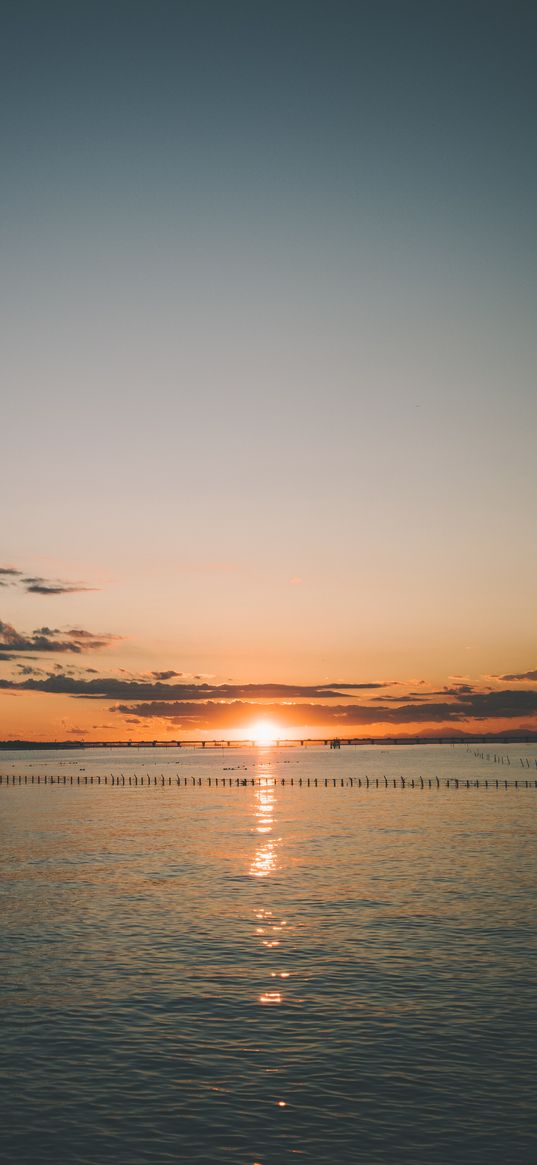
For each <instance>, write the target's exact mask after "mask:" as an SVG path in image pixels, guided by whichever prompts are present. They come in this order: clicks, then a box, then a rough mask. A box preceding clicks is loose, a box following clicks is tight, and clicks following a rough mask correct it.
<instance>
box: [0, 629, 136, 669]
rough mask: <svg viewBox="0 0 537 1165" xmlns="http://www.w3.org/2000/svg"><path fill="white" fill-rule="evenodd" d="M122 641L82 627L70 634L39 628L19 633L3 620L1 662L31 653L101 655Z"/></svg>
mask: <svg viewBox="0 0 537 1165" xmlns="http://www.w3.org/2000/svg"><path fill="white" fill-rule="evenodd" d="M118 638H119V636H117V635H109V634H95V633H94V632H93V631H86V630H84V629H83V628H81V627H75V628H73V629H72V630H70V631H60V630H59V629H58V628H57V627H38V628H37V629H36V630H35V631H31V632H29V633H24V632H20V631H16V630H15V628H14V627H13V626H12V625H11V623H4V622H2V620H0V659H3V660H10V659H16V658H17V656H20V655H26V654H27V653H31V654H32V655H33V654H45V655H50V654H57V653H66V654H72V655H81V654H82V653H83V652H86V651H100V650H101V649H102V648H104V647H110V644H111V643H114V642H115V641H117V639H118ZM4 683H7V681H4Z"/></svg>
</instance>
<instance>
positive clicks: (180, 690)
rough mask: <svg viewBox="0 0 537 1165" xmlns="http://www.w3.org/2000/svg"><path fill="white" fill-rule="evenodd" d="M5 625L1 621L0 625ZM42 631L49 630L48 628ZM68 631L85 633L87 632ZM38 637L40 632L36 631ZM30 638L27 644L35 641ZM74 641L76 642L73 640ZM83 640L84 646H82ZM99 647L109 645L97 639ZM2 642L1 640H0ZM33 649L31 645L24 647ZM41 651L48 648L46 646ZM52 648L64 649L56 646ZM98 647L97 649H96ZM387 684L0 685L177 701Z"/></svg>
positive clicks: (73, 680) (71, 681)
mask: <svg viewBox="0 0 537 1165" xmlns="http://www.w3.org/2000/svg"><path fill="white" fill-rule="evenodd" d="M2 626H6V624H0V627H2ZM42 630H44V631H48V630H49V629H48V628H43V629H42ZM69 634H73V635H75V634H77V635H86V634H89V633H88V632H80V631H79V632H71V633H69ZM35 635H36V636H37V632H36V633H35ZM35 641H36V639H35V637H34V638H33V639H32V640H27V641H26V642H27V643H30V642H35ZM73 642H74V641H73ZM77 642H78V647H68V648H65V647H64V648H63V650H72V651H74V650H77V649H78V650H90V648H85V647H84V642H85V641H84V640H81V641H77ZM80 642H81V643H82V647H80ZM97 643H98V646H107V644H106V643H105V642H104V641H103V642H99V641H97ZM0 645H1V639H0ZM20 650H28V651H29V650H31V648H30V647H29V646H28V647H27V648H25V649H22V648H21V649H20ZM40 650H43V651H44V650H46V649H45V648H44V647H43V648H41V649H40ZM52 650H57V651H59V650H62V648H60V647H57V648H53V649H52ZM93 650H95V648H93ZM384 686H385V685H384V684H381V683H370V684H340V685H339V686H338V685H336V684H208V683H202V684H193V683H182V684H170V683H166V682H164V681H162V680H154V681H151V680H148V681H144V680H124V679H117V678H115V677H114V676H100V677H99V678H98V679H91V680H85V679H82V678H78V677H73V676H70V675H67V674H65V673H64V674H62V675H49V676H47V678H46V679H43V680H42V679H35V678H33V679H26V680H0V688H3V689H4V690H6V689H17V690H18V691H34V692H39V691H42V692H55V693H56V694H57V695H66V696H86V697H88V698H90V699H100V700H102V699H113V700H124V699H127V700H154V701H159V702H164V701H167V700H169V701H174V700H183V701H184V700H211V699H212V700H241V699H242V700H316V699H317V700H318V699H328V698H329V697H335V698H337V697H339V698H341V696H343V695H345V693H346V692H347V691H349V690H360V691H363V690H366V691H369V690H372V689H375V688H382V687H384Z"/></svg>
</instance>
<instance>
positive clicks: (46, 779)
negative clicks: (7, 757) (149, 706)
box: [0, 766, 537, 789]
mask: <svg viewBox="0 0 537 1165" xmlns="http://www.w3.org/2000/svg"><path fill="white" fill-rule="evenodd" d="M528 767H529V766H528ZM15 785H17V786H19V785H47V786H53V785H56V786H57V785H61V786H62V787H63V786H64V785H69V786H70V785H75V786H92V785H97V786H100V785H108V786H111V787H112V786H113V787H115V788H125V787H130V788H137V787H138V788H142V787H145V788H155V787H160V788H171V787H175V788H187V787H189V788H199V787H200V786H205V787H206V788H208V787H209V788H224V789H226V788H227V789H231V788H252V787H253V788H274V787H276V786H279V787H281V788H283V787H292V788H293V787H294V788H297V787H298V788H308V789H309V788H315V789H316V788H321V789H323V788H324V789H328V788H333V789H336V788H346V789H390V788H393V789H537V779H535V780H528V779H525V780H518V779H516V780H510V781H508V780H500V779H498V780H490V779H489V778H486V779H485V780H483V779H481V780H480V779H479V777H474V778H466V777H465V778H462V777H437V776H435V777H421V776H420V777H406V776H402V775H401V776H399V777H387V776H382V777H369V776H367V775H366V776H363V777H298V778H294V777H265V776H258V777H181V776H179V774H177V776H175V775H174V776H171V775H169V776H167V777H166V776H164V773H160V775H159V776H157V775H156V774H155V775H153V776H151V775H150V774H149V773H146V774H145V779H144V774H141V776H140V777H138V774H137V773H134V774H132V773H131V774H130V775H128V774H127V775H125V773H105V774H97V775H94V776H93V775H89V776H88V775H87V774H86V775H84V776H83V777H81V776H80V774H78V775H77V776H74V775H70V776H67V774H65V775H63V776H56V777H54V776H49V775H47V774H44V775H41V774H35V773H32V774H30V775H29V774H27V773H25V774H24V775H22V774H20V775H18V776H16V775H15V774H9V775H7V776H6V775H4V776H2V775H0V786H2V787H5V788H9V787H11V788H13V786H15Z"/></svg>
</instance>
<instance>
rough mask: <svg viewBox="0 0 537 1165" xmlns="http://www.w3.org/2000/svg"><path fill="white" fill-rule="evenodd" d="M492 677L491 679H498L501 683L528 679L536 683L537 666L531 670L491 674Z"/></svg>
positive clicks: (522, 681) (520, 681) (519, 681)
mask: <svg viewBox="0 0 537 1165" xmlns="http://www.w3.org/2000/svg"><path fill="white" fill-rule="evenodd" d="M490 678H491V680H497V681H498V683H501V684H510V683H524V682H525V681H526V680H530V682H531V683H535V682H537V668H532V670H531V671H519V672H513V673H512V674H511V675H506V676H491V677H490Z"/></svg>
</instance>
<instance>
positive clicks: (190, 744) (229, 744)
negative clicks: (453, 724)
mask: <svg viewBox="0 0 537 1165" xmlns="http://www.w3.org/2000/svg"><path fill="white" fill-rule="evenodd" d="M334 741H338V742H339V745H340V746H341V748H345V747H348V746H350V745H355V746H362V747H372V746H384V747H385V746H386V745H399V746H401V745H419V744H422V745H433V744H445V745H451V744H535V743H536V742H537V731H532V730H530V731H529V732H514V733H501V732H496V733H487V732H484V733H475V734H473V733H468V734H462V733H461V734H460V735H457V736H449V735H447V734H446V735H445V736H382V737H370V736H350V737H343V736H340V737H330V736H319V737H296V738H295V739H290V740H275V741H274V742H270V743H267V744H262V745H259V744H257V743H256V741H255V740H253V739H251V738H247V737H245V738H244V739H243V740H227V739H222V738H219V739H214V740H180V739H176V740H136V741H134V740H0V750H4V751H8V750H12V751H13V750H18V749H20V750H22V749H40V750H47V749H65V750H67V751H73V750H74V751H77V750H81V749H88V748H132V749H133V750H136V749H140V748H166V749H169V748H207V749H214V748H301V747H302V748H308V747H309V748H313V747H315V746H318V747H326V748H330V746H331V745H333V743H334ZM336 747H337V745H336Z"/></svg>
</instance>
